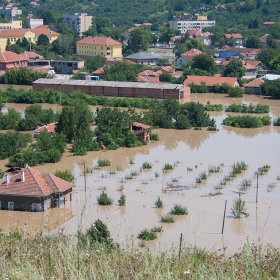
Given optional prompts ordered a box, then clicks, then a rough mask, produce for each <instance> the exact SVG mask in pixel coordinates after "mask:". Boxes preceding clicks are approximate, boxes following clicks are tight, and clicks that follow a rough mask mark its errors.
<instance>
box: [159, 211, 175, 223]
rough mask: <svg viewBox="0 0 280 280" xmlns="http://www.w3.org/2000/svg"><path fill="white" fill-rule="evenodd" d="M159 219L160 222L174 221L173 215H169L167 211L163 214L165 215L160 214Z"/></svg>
mask: <svg viewBox="0 0 280 280" xmlns="http://www.w3.org/2000/svg"><path fill="white" fill-rule="evenodd" d="M160 221H161V222H162V223H174V222H175V220H174V216H173V215H171V214H169V213H167V214H165V215H162V216H161V217H160Z"/></svg>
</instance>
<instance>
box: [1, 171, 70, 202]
mask: <svg viewBox="0 0 280 280" xmlns="http://www.w3.org/2000/svg"><path fill="white" fill-rule="evenodd" d="M21 170H22V171H21V172H23V173H24V178H25V180H24V181H21V172H19V173H17V174H16V175H15V176H13V177H12V178H11V179H10V182H9V183H8V184H6V183H5V182H4V183H2V184H1V185H0V195H11V196H32V197H46V196H49V195H52V194H54V193H63V192H65V191H67V190H70V189H72V188H73V186H74V185H73V184H72V183H69V182H67V181H65V180H62V179H60V178H58V177H56V176H54V175H52V174H43V173H41V172H39V171H37V170H35V169H33V168H31V167H29V166H27V167H26V168H22V169H21Z"/></svg>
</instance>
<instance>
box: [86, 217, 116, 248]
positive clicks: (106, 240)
mask: <svg viewBox="0 0 280 280" xmlns="http://www.w3.org/2000/svg"><path fill="white" fill-rule="evenodd" d="M86 236H87V237H88V238H89V239H90V243H91V244H94V243H100V244H104V245H106V247H107V248H111V247H114V246H115V244H114V243H113V239H112V238H111V234H110V231H109V230H108V228H107V226H106V225H105V224H104V223H103V222H102V221H101V220H99V219H98V220H96V221H95V222H94V225H91V227H90V228H89V229H88V230H87V231H86Z"/></svg>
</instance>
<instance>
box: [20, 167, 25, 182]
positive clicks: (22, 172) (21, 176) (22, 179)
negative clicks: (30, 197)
mask: <svg viewBox="0 0 280 280" xmlns="http://www.w3.org/2000/svg"><path fill="white" fill-rule="evenodd" d="M20 181H21V182H25V176H24V170H21V171H20Z"/></svg>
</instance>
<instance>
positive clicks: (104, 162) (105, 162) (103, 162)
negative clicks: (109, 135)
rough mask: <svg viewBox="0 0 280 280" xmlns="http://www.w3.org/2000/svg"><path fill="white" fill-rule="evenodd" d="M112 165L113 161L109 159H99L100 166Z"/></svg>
mask: <svg viewBox="0 0 280 280" xmlns="http://www.w3.org/2000/svg"><path fill="white" fill-rule="evenodd" d="M110 165H111V161H110V160H108V159H103V160H102V159H99V160H98V166H99V167H104V166H110Z"/></svg>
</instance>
